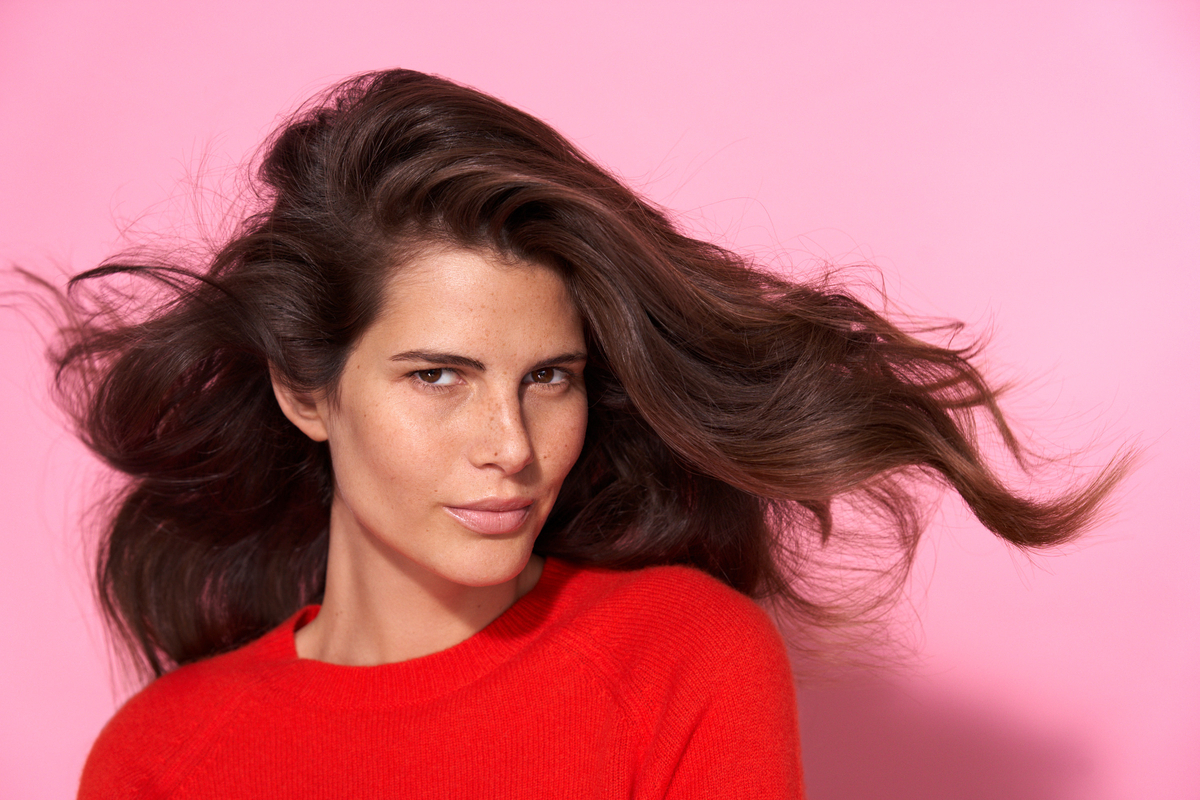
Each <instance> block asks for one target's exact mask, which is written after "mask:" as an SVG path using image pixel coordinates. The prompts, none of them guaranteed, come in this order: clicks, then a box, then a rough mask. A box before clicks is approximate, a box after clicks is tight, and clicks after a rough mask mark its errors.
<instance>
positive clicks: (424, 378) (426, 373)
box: [417, 369, 445, 383]
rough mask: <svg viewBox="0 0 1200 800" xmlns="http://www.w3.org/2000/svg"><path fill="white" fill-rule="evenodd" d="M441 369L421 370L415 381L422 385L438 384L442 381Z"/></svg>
mask: <svg viewBox="0 0 1200 800" xmlns="http://www.w3.org/2000/svg"><path fill="white" fill-rule="evenodd" d="M443 372H445V370H443V369H423V370H419V371H418V372H417V379H418V380H419V381H421V382H422V383H438V382H439V381H441V379H442V373H443Z"/></svg>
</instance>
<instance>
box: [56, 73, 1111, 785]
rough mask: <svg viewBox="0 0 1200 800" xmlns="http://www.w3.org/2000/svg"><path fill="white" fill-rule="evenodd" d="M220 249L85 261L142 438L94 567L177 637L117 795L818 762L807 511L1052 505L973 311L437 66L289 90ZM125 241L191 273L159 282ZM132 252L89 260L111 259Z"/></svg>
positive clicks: (1081, 514)
mask: <svg viewBox="0 0 1200 800" xmlns="http://www.w3.org/2000/svg"><path fill="white" fill-rule="evenodd" d="M259 176H260V183H261V188H262V189H263V195H262V204H261V207H260V208H259V209H258V211H257V213H254V214H252V215H251V216H249V218H248V219H247V220H246V221H245V222H244V223H243V225H242V227H241V229H240V230H239V231H237V233H236V235H234V236H233V237H232V238H231V239H230V241H229V242H228V243H227V244H225V245H224V247H223V248H222V249H221V250H220V251H219V252H218V253H216V254H215V256H214V257H213V259H212V260H211V262H210V263H207V264H204V265H201V266H199V267H194V268H191V269H189V268H186V267H185V266H184V265H180V264H175V263H166V262H157V263H147V261H146V260H142V261H141V262H132V261H131V262H127V261H121V260H118V261H114V262H112V263H108V264H105V265H103V266H101V267H99V268H97V269H95V270H92V271H90V272H88V273H84V274H83V275H81V276H79V277H77V278H76V279H75V281H74V286H75V289H76V292H77V293H76V294H75V295H74V302H75V304H76V305H75V311H74V313H75V315H76V316H75V319H76V322H75V324H73V325H72V326H69V327H68V328H66V329H65V333H64V347H63V350H62V351H61V354H60V356H59V358H58V363H59V381H60V388H61V389H62V390H63V396H64V398H66V399H67V402H68V405H69V407H71V408H73V409H74V411H75V413H76V418H77V420H78V422H79V429H80V432H81V435H82V436H83V438H84V439H85V441H86V442H87V443H88V444H89V445H90V446H91V447H92V448H93V449H94V450H95V451H96V452H97V453H98V454H99V455H100V456H101V457H103V458H104V459H105V460H106V461H107V462H108V463H110V464H111V465H112V466H114V467H115V468H116V469H118V470H120V471H122V472H124V473H125V474H127V475H129V476H130V481H129V486H128V490H127V492H126V493H125V494H124V495H123V496H122V497H121V499H120V504H119V506H118V508H117V511H116V513H115V515H114V518H113V520H112V522H111V525H110V526H109V528H108V531H107V535H106V537H105V539H104V540H103V542H102V547H101V551H100V559H99V565H98V571H97V579H98V585H99V588H100V597H101V602H102V605H103V607H104V610H105V612H106V614H107V615H108V618H109V620H110V623H111V625H112V627H113V629H114V631H116V632H117V633H118V634H119V635H120V636H122V637H123V638H124V640H125V641H126V642H127V643H128V644H129V646H130V649H131V651H132V652H133V653H134V654H135V656H136V657H137V658H138V659H140V661H141V663H142V664H143V665H144V666H145V667H146V668H147V669H148V671H149V672H150V673H152V674H153V675H154V676H156V680H154V681H153V682H152V683H151V684H150V685H149V686H148V687H147V688H146V689H144V690H143V691H142V692H141V693H140V694H139V695H137V696H136V697H134V698H133V699H132V700H131V701H129V703H127V704H126V706H125V707H124V708H123V709H121V711H119V712H118V714H117V715H116V717H114V719H113V720H112V721H111V722H110V723H109V725H108V726H107V727H106V729H105V731H104V732H103V733H102V734H101V736H100V738H99V740H98V741H97V743H96V745H95V747H94V749H93V752H92V754H91V756H90V758H89V761H88V765H87V767H86V768H85V772H84V777H83V783H82V787H81V792H80V794H81V796H83V797H93V796H95V797H99V796H136V797H168V796H179V797H209V796H212V797H217V796H220V797H235V796H243V795H244V796H256V797H260V796H323V795H355V796H382V797H385V796H413V795H416V796H447V797H449V796H454V797H461V796H468V797H469V796H487V797H510V796H511V797H517V796H520V797H537V796H543V795H545V796H554V797H576V796H597V797H611V796H625V795H630V796H636V797H711V796H733V797H795V796H798V795H799V794H800V792H801V789H800V764H799V750H798V735H797V725H796V719H795V701H794V696H793V693H792V685H791V675H790V670H789V667H788V662H787V659H786V656H785V652H784V646H783V643H782V641H781V639H780V637H779V634H778V633H777V632H776V630H775V628H774V627H773V625H772V623H771V621H770V620H769V619H768V618H767V617H766V615H765V614H764V612H763V611H761V610H760V609H759V607H758V606H756V605H755V604H754V603H753V602H752V601H751V599H750V598H756V599H760V600H764V601H770V602H772V604H774V605H777V606H779V607H780V608H781V609H784V610H790V611H792V612H793V613H794V614H795V615H797V616H799V617H801V618H802V619H803V620H805V621H808V622H810V623H814V624H822V623H828V622H829V621H831V620H833V619H835V618H836V614H835V612H834V611H832V610H830V609H828V608H826V607H825V606H823V605H822V604H821V603H820V602H818V600H817V599H815V598H814V597H812V596H809V595H807V594H806V593H805V592H804V586H805V581H806V579H807V578H808V577H809V575H808V573H807V572H805V571H804V561H803V559H801V558H800V557H799V556H800V554H801V553H802V551H803V549H804V548H803V545H802V543H798V542H796V541H794V540H793V539H792V538H791V533H792V532H793V531H794V530H795V529H800V530H809V531H811V532H812V534H813V536H814V537H815V539H816V540H817V541H818V542H824V541H825V540H827V539H829V538H830V537H836V536H837V535H838V531H837V529H835V526H834V519H833V515H832V511H831V507H832V503H833V501H834V499H835V498H841V497H854V498H859V499H861V500H863V501H865V502H866V503H867V504H868V506H869V507H871V508H874V509H876V510H878V511H882V512H883V513H884V517H885V519H886V521H887V522H886V524H885V525H884V528H885V529H886V530H888V531H890V532H891V533H892V534H893V535H894V537H895V540H896V541H897V543H898V544H899V547H900V554H901V557H900V561H899V563H898V565H897V567H896V570H895V574H896V575H902V574H903V571H904V567H905V565H906V563H907V559H909V558H911V555H912V551H913V548H914V547H915V541H916V535H917V532H918V525H917V515H916V512H915V508H916V503H915V500H914V498H913V496H912V495H911V493H910V491H909V490H907V489H906V488H905V487H906V485H907V483H906V481H907V479H908V478H909V477H910V476H911V475H912V474H913V473H914V472H920V473H925V474H933V475H936V476H938V477H940V478H941V479H942V480H944V481H945V482H946V483H948V484H949V485H951V486H952V487H954V489H955V490H956V491H958V493H959V494H960V495H962V497H963V498H964V500H965V501H966V502H967V504H968V505H969V506H970V507H971V509H972V510H973V511H974V512H975V514H976V515H977V516H978V517H979V519H980V520H982V521H983V522H984V524H985V525H987V526H988V527H989V528H990V529H992V530H993V531H995V532H996V533H997V534H999V535H1000V536H1002V537H1004V538H1006V539H1008V540H1009V541H1012V542H1014V543H1017V544H1020V545H1026V546H1039V545H1048V544H1053V543H1056V542H1060V541H1063V540H1065V539H1067V538H1069V537H1071V536H1072V535H1074V534H1075V533H1077V532H1078V531H1079V530H1081V529H1082V528H1083V527H1084V526H1085V525H1086V524H1087V523H1088V521H1089V520H1090V519H1091V518H1092V517H1093V516H1094V514H1095V512H1096V510H1097V507H1098V505H1099V503H1100V502H1101V500H1102V499H1103V497H1104V496H1105V494H1106V493H1107V492H1108V490H1109V489H1110V488H1111V486H1112V484H1113V483H1114V482H1115V481H1116V480H1117V479H1118V477H1119V475H1120V473H1121V471H1122V468H1123V466H1122V463H1120V462H1118V463H1116V464H1114V465H1113V466H1112V467H1110V468H1109V469H1108V470H1107V471H1105V472H1103V473H1102V474H1101V475H1099V476H1098V477H1097V478H1096V479H1095V480H1094V481H1093V482H1092V483H1091V484H1090V485H1089V486H1087V487H1085V488H1084V489H1082V490H1080V491H1078V492H1075V493H1072V494H1069V495H1067V496H1065V497H1062V498H1060V499H1057V500H1053V501H1047V502H1032V501H1029V500H1025V499H1022V498H1020V497H1017V496H1015V495H1014V494H1012V493H1011V492H1010V491H1008V490H1007V489H1005V487H1004V486H1003V485H1002V484H1001V482H1000V481H999V480H998V479H997V478H996V476H995V474H994V473H993V471H992V470H991V469H990V468H989V467H988V465H987V464H986V463H985V461H984V459H983V458H982V457H981V455H980V452H979V447H978V446H977V444H976V440H975V436H974V418H975V415H976V414H977V413H978V412H982V413H983V414H984V415H985V416H987V417H989V418H990V419H991V421H992V422H993V423H994V425H995V426H996V428H997V429H998V430H999V431H1000V433H1001V434H1002V435H1003V438H1004V441H1005V443H1006V444H1007V445H1008V447H1009V449H1010V450H1011V451H1012V453H1013V454H1014V455H1016V456H1018V457H1019V456H1020V455H1021V451H1020V448H1019V446H1018V445H1017V442H1016V440H1015V439H1014V438H1013V436H1012V434H1011V433H1010V432H1009V431H1008V428H1007V427H1006V426H1005V424H1004V421H1003V417H1002V416H1001V415H1000V412H999V410H998V408H997V406H996V395H995V392H994V391H993V390H992V389H990V388H989V387H988V386H987V384H986V383H985V382H984V381H983V380H982V379H981V377H980V376H979V375H978V373H977V372H976V371H975V369H974V368H973V367H972V366H971V363H970V361H969V355H970V354H969V353H967V352H963V351H954V350H949V349H945V348H941V347H937V346H935V345H931V344H927V343H924V342H921V341H919V340H917V339H915V338H913V337H911V336H909V335H907V334H905V333H903V332H901V331H900V330H899V329H898V328H897V327H895V326H894V325H892V324H891V323H889V322H888V321H887V320H885V319H883V318H882V317H880V316H879V315H878V314H876V313H874V312H872V311H871V310H870V309H869V308H867V307H866V306H865V305H863V304H862V303H860V302H858V301H856V300H854V299H853V298H851V297H849V296H847V295H845V294H842V293H839V292H837V291H835V290H833V289H830V288H827V287H822V286H806V285H799V284H794V283H791V282H788V281H786V280H784V279H782V278H779V277H776V276H773V275H770V274H768V273H764V272H760V271H758V270H756V269H754V268H753V267H752V266H751V265H749V264H748V263H746V262H745V261H744V260H743V259H741V258H740V257H738V256H736V255H734V254H732V253H729V252H727V251H725V250H722V249H721V248H719V247H716V246H714V245H711V244H708V243H705V242H701V241H697V240H694V239H691V238H689V237H686V236H684V235H682V234H681V233H679V232H678V231H677V230H676V229H675V228H674V226H673V225H672V224H671V223H670V222H669V220H668V219H667V218H666V216H665V215H664V214H663V213H662V212H660V211H658V210H656V209H654V208H652V207H650V206H649V205H648V204H647V203H645V202H644V201H642V200H641V199H639V198H638V197H637V196H636V195H634V194H633V193H632V192H630V191H629V190H628V189H627V188H625V187H624V186H623V185H621V184H620V183H619V182H618V181H617V180H615V179H614V178H613V177H611V176H610V175H608V174H607V173H606V172H604V171H603V170H602V169H600V168H599V167H597V166H596V165H595V164H593V163H592V162H590V161H588V160H587V159H586V158H585V157H583V156H582V155H581V154H579V153H578V151H576V150H575V149H574V148H573V147H572V146H571V145H570V144H568V143H567V142H566V141H564V140H563V139H562V138H561V137H560V136H559V135H558V134H556V133H555V132H554V131H553V130H551V129H550V128H548V127H547V126H546V125H545V124H543V123H541V122H539V121H538V120H535V119H533V118H531V117H529V116H528V115H526V114H523V113H521V112H519V111H517V110H515V109H512V108H510V107H508V106H505V105H504V104H502V103H500V102H499V101H497V100H495V99H493V98H490V97H488V96H486V95H483V94H480V93H478V92H476V91H474V90H471V89H467V88H464V87H460V86H457V85H455V84H453V83H450V82H448V81H445V80H442V79H438V78H434V77H430V76H426V75H422V74H419V73H413V72H407V71H399V70H397V71H391V72H382V73H373V74H368V75H363V76H359V77H357V78H354V79H351V80H349V81H347V82H346V83H344V84H342V85H340V86H338V87H336V88H335V89H333V90H332V91H331V92H329V93H328V94H327V95H324V96H322V97H321V98H318V99H317V100H316V101H314V102H313V103H312V104H311V105H310V106H309V107H308V108H306V109H304V110H302V111H301V112H300V113H298V114H297V115H296V116H295V117H294V118H293V119H292V120H291V121H290V122H288V123H287V124H285V125H284V126H283V127H282V128H281V129H280V130H279V132H278V133H277V135H276V136H275V137H274V139H273V140H272V141H271V143H270V145H269V147H268V149H267V151H266V154H265V156H264V158H263V162H262V165H261V168H260V173H259ZM114 275H135V276H144V277H149V278H152V279H155V280H157V281H160V282H161V285H162V287H163V289H164V290H165V296H163V297H162V299H161V302H160V303H159V304H158V305H156V306H155V307H154V308H153V309H152V310H151V311H149V312H146V313H143V314H142V315H141V316H139V317H138V318H137V319H130V318H129V317H128V316H126V315H124V314H122V313H118V312H119V311H121V310H122V309H123V308H124V306H122V307H120V308H118V303H119V298H114V296H113V295H111V294H106V292H107V291H109V290H108V289H106V288H105V287H108V286H111V284H110V283H108V282H106V281H105V279H106V278H110V277H112V276H114ZM89 286H90V287H98V288H94V289H93V291H92V294H91V295H90V300H89V298H88V297H84V296H82V295H81V294H79V292H82V291H84V287H89ZM784 534H788V535H787V536H785V535H784Z"/></svg>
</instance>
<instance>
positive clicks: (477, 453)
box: [471, 396, 533, 475]
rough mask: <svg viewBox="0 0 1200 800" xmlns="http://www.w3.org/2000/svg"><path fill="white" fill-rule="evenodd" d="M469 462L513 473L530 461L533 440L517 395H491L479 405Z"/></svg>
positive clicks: (506, 473)
mask: <svg viewBox="0 0 1200 800" xmlns="http://www.w3.org/2000/svg"><path fill="white" fill-rule="evenodd" d="M481 411H482V413H481V415H480V419H479V424H478V425H477V427H476V436H475V444H474V447H473V449H472V453H471V463H472V464H473V465H474V466H476V467H479V468H481V469H482V468H487V467H495V468H498V469H499V470H500V471H501V472H503V473H504V474H505V475H515V474H517V473H518V472H520V471H521V470H523V469H525V467H527V466H529V464H530V463H532V462H533V442H532V440H531V439H530V438H529V429H528V427H527V426H526V424H525V414H524V409H523V408H522V407H521V400H520V397H519V396H512V397H496V398H491V399H490V400H489V401H488V402H486V403H484V404H483V407H482V409H481Z"/></svg>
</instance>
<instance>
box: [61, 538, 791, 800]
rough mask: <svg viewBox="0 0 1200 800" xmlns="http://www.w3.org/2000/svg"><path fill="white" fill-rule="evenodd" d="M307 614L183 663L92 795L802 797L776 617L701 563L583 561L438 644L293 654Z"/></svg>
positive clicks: (103, 760) (97, 778) (91, 766)
mask: <svg viewBox="0 0 1200 800" xmlns="http://www.w3.org/2000/svg"><path fill="white" fill-rule="evenodd" d="M316 610H317V609H316V607H315V606H313V607H309V608H306V609H303V610H302V611H300V612H299V613H297V614H296V615H295V616H294V617H292V618H291V619H289V620H288V621H287V622H286V623H284V624H283V625H281V626H280V627H278V628H276V629H275V630H274V631H271V632H270V633H268V634H267V635H266V636H264V637H262V638H261V639H259V640H257V641H255V642H252V643H251V644H249V645H247V646H245V647H243V648H241V649H239V650H236V651H234V652H232V653H227V654H225V655H221V656H217V657H215V658H210V659H207V660H205V661H202V662H199V663H197V664H192V665H189V666H186V667H182V668H180V669H177V670H175V671H174V672H172V673H170V674H168V675H165V676H163V677H162V678H159V679H158V680H156V681H154V682H153V683H151V684H150V685H149V686H147V687H146V688H145V689H143V690H142V691H141V692H140V693H139V694H137V695H136V696H134V697H133V698H132V699H131V700H129V702H128V703H126V704H125V706H124V707H123V708H121V710H120V711H118V712H117V714H116V716H114V717H113V719H112V720H111V721H110V722H109V723H108V725H107V726H106V727H105V728H104V730H103V731H102V732H101V734H100V738H99V739H98V740H97V741H96V744H95V745H94V746H93V748H92V752H91V755H90V756H89V757H88V761H87V765H86V766H85V767H84V771H83V781H82V784H81V786H80V790H79V796H80V797H81V798H118V797H119V798H126V797H128V798H133V797H137V798H164V797H178V798H221V800H228V798H238V797H246V798H282V797H295V798H301V797H303V798H327V797H355V798H386V797H396V798H426V797H429V798H432V797H444V798H489V799H490V798H522V800H529V798H540V797H546V798H560V799H561V798H585V797H586V798H615V797H636V798H663V797H670V798H710V797H720V798H726V797H729V798H734V797H737V798H796V797H800V796H801V794H802V790H801V786H800V752H799V734H798V730H797V722H796V705H795V695H794V692H793V687H792V677H791V671H790V668H789V665H788V661H787V657H786V655H785V652H784V647H783V643H782V641H781V640H780V637H779V634H778V633H777V632H776V630H775V627H774V626H773V624H772V623H771V621H770V619H769V618H768V617H767V615H766V614H765V613H763V611H762V610H761V609H759V608H758V607H757V606H756V605H754V603H752V602H751V601H749V600H748V599H746V598H745V597H743V596H742V595H740V594H738V593H736V592H734V591H733V590H731V589H729V588H727V587H726V586H724V585H723V584H721V583H719V582H718V581H715V580H713V579H712V578H710V577H708V576H707V575H704V574H702V573H700V572H698V571H696V570H692V569H688V568H683V567H661V568H656V569H649V570H643V571H640V572H627V573H621V572H610V571H606V570H599V569H592V568H580V567H575V566H571V565H569V564H566V563H564V562H562V561H557V560H554V559H547V561H546V567H545V569H544V571H543V573H542V576H541V579H540V580H539V582H538V584H537V586H536V587H534V589H533V590H532V591H530V592H529V593H528V594H526V595H525V596H524V597H522V598H521V599H520V600H519V601H517V603H516V604H515V605H513V606H512V608H510V609H509V610H508V611H506V612H505V613H504V614H502V615H501V616H500V617H499V618H498V619H496V620H495V621H494V622H493V623H492V624H491V625H489V626H488V627H487V628H485V629H484V630H482V631H480V632H479V633H478V634H476V635H475V636H473V637H471V638H470V639H467V640H466V641H465V642H462V643H461V644H458V645H456V646H454V647H451V648H450V649H448V650H444V651H442V652H440V653H434V654H433V655H429V656H425V657H423V658H417V659H413V660H411V661H403V662H400V663H396V664H384V665H381V666H375V667H345V666H337V665H333V664H326V663H323V662H320V661H313V660H308V659H300V658H298V657H297V656H296V648H295V641H294V632H295V630H296V629H297V628H298V627H300V626H302V625H304V624H305V623H306V622H308V621H309V620H311V619H312V618H313V616H314V615H315V614H316Z"/></svg>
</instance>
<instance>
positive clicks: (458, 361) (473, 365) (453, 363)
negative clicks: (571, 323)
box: [390, 350, 587, 372]
mask: <svg viewBox="0 0 1200 800" xmlns="http://www.w3.org/2000/svg"><path fill="white" fill-rule="evenodd" d="M390 360H391V361H424V362H426V363H429V364H445V365H446V366H447V367H467V368H468V369H473V370H476V371H478V372H486V371H487V367H485V366H484V365H483V362H482V361H476V360H475V359H473V358H467V357H466V356H459V355H455V354H454V353H434V352H430V351H428V350H406V351H404V352H403V353H396V354H395V355H394V356H392V357H391V359H390ZM586 360H587V353H580V352H569V353H560V354H559V355H556V356H553V357H552V358H545V359H542V360H541V361H539V362H538V363H536V364H534V365H533V367H532V369H533V370H539V369H545V368H546V367H552V366H554V365H555V364H572V363H574V362H577V361H586Z"/></svg>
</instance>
